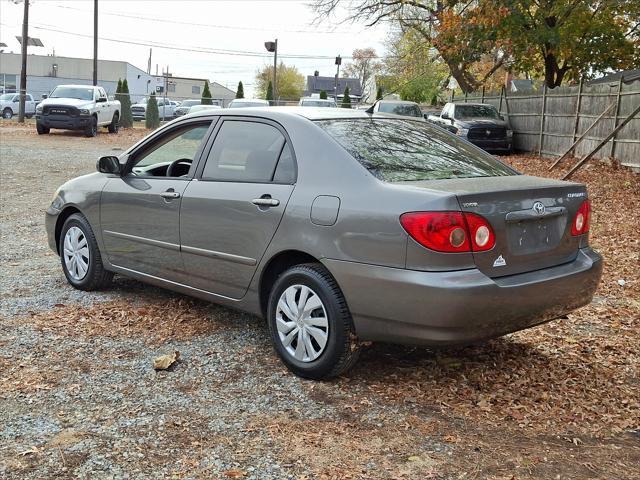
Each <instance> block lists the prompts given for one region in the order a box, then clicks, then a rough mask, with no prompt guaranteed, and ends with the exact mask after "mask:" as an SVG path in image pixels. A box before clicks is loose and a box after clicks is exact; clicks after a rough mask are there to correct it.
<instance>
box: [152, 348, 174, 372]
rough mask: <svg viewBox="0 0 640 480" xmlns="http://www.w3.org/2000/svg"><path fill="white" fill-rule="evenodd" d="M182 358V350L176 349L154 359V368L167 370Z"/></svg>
mask: <svg viewBox="0 0 640 480" xmlns="http://www.w3.org/2000/svg"><path fill="white" fill-rule="evenodd" d="M178 358H180V352H179V351H177V350H176V351H174V352H173V353H170V354H168V355H160V356H159V357H156V358H154V359H153V368H154V369H156V370H166V369H168V368H169V367H170V366H171V365H173V364H174V363H175V362H176V360H178Z"/></svg>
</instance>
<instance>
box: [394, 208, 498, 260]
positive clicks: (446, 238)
mask: <svg viewBox="0 0 640 480" xmlns="http://www.w3.org/2000/svg"><path fill="white" fill-rule="evenodd" d="M400 223H401V224H402V227H403V228H404V229H405V230H406V231H407V233H408V234H409V235H411V238H413V239H414V240H415V241H416V242H418V243H419V244H420V245H422V246H424V247H427V248H429V249H431V250H435V251H437V252H450V253H455V252H471V251H477V252H479V251H483V250H490V249H491V248H493V246H494V245H495V235H494V233H493V229H492V228H491V225H489V222H487V220H485V219H484V218H483V217H481V216H480V215H476V214H474V213H467V212H410V213H405V214H403V215H401V216H400Z"/></svg>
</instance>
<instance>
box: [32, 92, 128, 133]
mask: <svg viewBox="0 0 640 480" xmlns="http://www.w3.org/2000/svg"><path fill="white" fill-rule="evenodd" d="M98 127H107V128H108V129H109V133H118V129H119V128H120V101H118V100H109V99H108V98H107V92H105V90H104V88H102V87H94V86H91V85H58V86H57V87H56V88H54V89H53V91H52V92H51V94H50V95H49V96H48V98H46V99H45V100H43V101H42V102H40V103H39V104H38V106H37V107H36V129H37V131H38V134H39V135H42V134H47V133H49V131H50V130H51V129H52V128H59V129H62V130H84V133H85V135H86V136H87V137H95V136H96V135H97V134H98Z"/></svg>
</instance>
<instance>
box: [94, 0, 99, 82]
mask: <svg viewBox="0 0 640 480" xmlns="http://www.w3.org/2000/svg"><path fill="white" fill-rule="evenodd" d="M96 85H98V0H93V86H94V87H95V86H96Z"/></svg>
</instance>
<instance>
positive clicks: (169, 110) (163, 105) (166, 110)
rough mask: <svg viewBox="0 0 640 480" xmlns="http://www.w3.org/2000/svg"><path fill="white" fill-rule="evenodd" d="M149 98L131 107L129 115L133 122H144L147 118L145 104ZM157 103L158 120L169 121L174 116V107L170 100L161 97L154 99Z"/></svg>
mask: <svg viewBox="0 0 640 480" xmlns="http://www.w3.org/2000/svg"><path fill="white" fill-rule="evenodd" d="M148 101H149V97H145V98H143V99H142V100H141V101H140V102H138V103H134V104H133V105H131V115H132V116H133V119H134V120H144V119H145V118H146V117H147V102H148ZM156 102H157V103H158V114H159V116H160V120H171V119H172V118H174V117H175V116H176V115H175V110H176V109H175V107H174V106H173V104H172V103H171V100H169V99H168V98H167V99H165V98H163V97H156Z"/></svg>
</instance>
